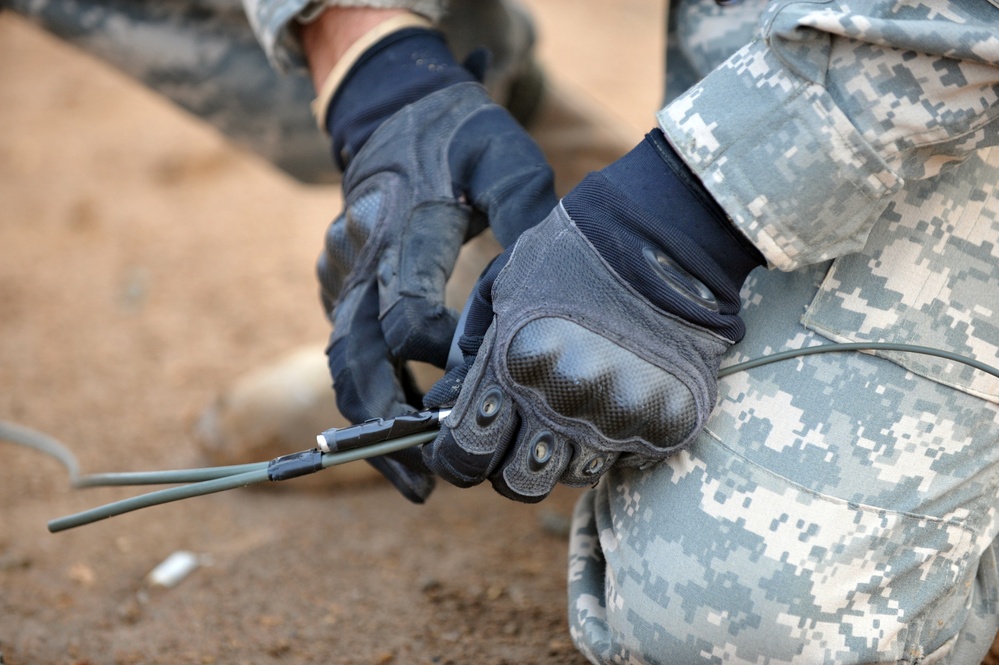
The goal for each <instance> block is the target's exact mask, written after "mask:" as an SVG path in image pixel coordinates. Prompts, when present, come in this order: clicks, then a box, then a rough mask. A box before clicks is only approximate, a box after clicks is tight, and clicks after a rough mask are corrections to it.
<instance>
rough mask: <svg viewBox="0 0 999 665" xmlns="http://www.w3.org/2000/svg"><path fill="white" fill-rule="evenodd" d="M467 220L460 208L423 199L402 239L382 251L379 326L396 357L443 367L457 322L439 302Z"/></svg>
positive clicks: (455, 315)
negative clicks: (424, 202) (422, 203)
mask: <svg viewBox="0 0 999 665" xmlns="http://www.w3.org/2000/svg"><path fill="white" fill-rule="evenodd" d="M468 224H469V210H468V209H467V208H466V207H464V206H462V205H460V204H458V203H456V202H435V203H428V204H425V205H422V206H419V207H417V208H416V209H415V210H414V211H413V212H412V216H411V218H410V220H409V223H408V225H407V227H406V228H405V229H404V231H403V237H402V238H400V239H399V241H398V242H396V243H392V244H391V245H390V246H389V247H387V248H386V249H385V251H384V252H383V254H382V256H381V258H380V260H379V265H378V284H379V289H380V295H381V319H382V330H383V332H384V337H385V340H386V341H387V343H388V345H389V348H390V349H391V351H392V353H393V354H394V355H396V356H398V357H399V358H403V359H405V360H419V361H423V362H428V363H432V364H434V365H437V366H438V367H444V365H445V363H446V361H447V354H448V349H449V348H450V345H451V338H452V337H453V335H454V330H455V326H456V325H457V321H458V317H457V314H456V313H455V312H454V311H453V310H452V309H450V308H449V307H447V305H446V304H445V302H444V288H445V285H446V284H447V280H448V278H449V277H450V276H451V272H452V270H453V269H454V264H455V262H456V261H457V259H458V252H459V251H460V250H461V245H462V243H463V242H464V240H465V234H466V231H467V229H468Z"/></svg>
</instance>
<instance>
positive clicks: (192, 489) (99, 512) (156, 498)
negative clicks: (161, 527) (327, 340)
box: [48, 431, 437, 533]
mask: <svg viewBox="0 0 999 665" xmlns="http://www.w3.org/2000/svg"><path fill="white" fill-rule="evenodd" d="M435 436H437V433H436V432H434V431H431V432H419V433H417V434H410V435H409V436H404V437H399V438H397V439H390V440H388V441H383V442H381V443H377V444H375V445H372V446H368V447H366V448H359V449H356V450H349V451H346V452H342V453H326V454H324V455H323V456H322V465H323V468H324V469H325V468H329V467H331V466H335V465H338V464H346V463H347V462H354V461H357V460H359V459H364V458H367V457H374V456H378V455H386V454H388V453H393V452H396V451H399V450H403V449H404V448H409V447H411V446H416V445H419V444H421V443H426V442H428V441H430V440H432V439H433V438H434V437H435ZM241 466H247V467H258V468H255V469H252V470H250V471H244V472H241V473H240V472H237V473H232V474H230V475H226V476H223V477H218V478H212V479H209V480H202V481H200V482H194V483H191V484H189V485H182V486H180V487H171V488H168V489H164V490H159V491H156V492H149V493H146V494H141V495H139V496H135V497H132V498H129V499H123V500H121V501H116V502H114V503H109V504H106V505H104V506H99V507H97V508H92V509H90V510H85V511H83V512H80V513H76V514H74V515H68V516H66V517H60V518H58V519H54V520H52V521H50V522H49V524H48V527H49V531H51V532H52V533H55V532H57V531H64V530H66V529H72V528H73V527H77V526H82V525H84V524H90V523H92V522H96V521H98V520H102V519H107V518H108V517H114V516H115V515H121V514H123V513H128V512H132V511H133V510H139V509H140V508H148V507H150V506H157V505H160V504H163V503H169V502H171V501H180V500H181V499H189V498H191V497H195V496H203V495H205V494H213V493H215V492H223V491H225V490H231V489H235V488H237V487H245V486H247V485H252V484H254V483H262V482H264V481H267V480H270V477H269V475H268V472H267V466H268V463H267V462H260V463H258V464H246V465H241ZM222 468H229V469H233V468H239V467H222ZM201 471H211V469H201ZM156 473H163V474H165V477H167V478H176V477H178V475H177V474H178V473H182V472H174V471H167V472H156V471H152V472H149V473H146V474H142V475H143V476H144V478H143V480H144V481H146V480H148V478H149V477H152V476H153V475H154V474H156ZM122 475H129V474H122ZM162 482H177V481H174V480H169V481H162ZM114 484H122V483H114Z"/></svg>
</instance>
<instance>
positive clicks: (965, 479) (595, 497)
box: [569, 150, 999, 665]
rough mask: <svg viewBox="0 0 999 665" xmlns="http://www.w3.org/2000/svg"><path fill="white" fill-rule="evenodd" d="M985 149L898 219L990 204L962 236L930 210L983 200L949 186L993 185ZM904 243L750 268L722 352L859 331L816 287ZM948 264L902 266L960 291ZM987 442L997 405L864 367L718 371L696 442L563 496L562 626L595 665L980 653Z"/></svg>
mask: <svg viewBox="0 0 999 665" xmlns="http://www.w3.org/2000/svg"><path fill="white" fill-rule="evenodd" d="M993 153H995V154H994V157H993ZM982 157H984V158H986V159H981V158H978V157H976V158H973V159H971V160H969V161H968V162H967V163H966V164H964V165H962V167H961V168H960V169H958V171H957V172H956V173H954V174H952V177H949V178H944V179H942V180H941V181H940V182H926V183H925V184H924V185H923V186H924V187H932V188H933V191H934V195H933V197H929V196H923V197H922V200H923V202H924V203H923V209H922V211H921V215H920V216H919V218H918V219H913V221H911V222H907V223H911V224H912V227H911V228H910V229H909V231H910V232H911V233H912V234H913V235H915V236H917V237H918V236H924V237H926V236H928V237H933V238H935V239H937V240H939V241H940V244H941V245H945V244H948V243H954V244H958V243H956V242H955V241H956V240H957V238H956V237H954V236H956V235H957V234H959V233H966V234H967V233H972V234H973V233H974V231H973V228H974V227H975V225H976V221H975V220H978V219H987V218H989V217H994V216H995V214H996V213H997V212H999V201H997V200H996V198H995V197H991V200H990V201H989V202H987V203H986V204H985V207H986V210H985V211H984V213H982V214H980V215H978V216H976V215H966V216H965V215H961V214H958V215H957V218H958V219H961V218H964V219H966V220H968V223H965V224H963V227H964V228H963V230H962V228H961V227H962V225H960V224H959V225H957V227H956V228H955V227H953V226H948V225H947V223H946V222H945V221H943V220H946V219H948V216H947V215H946V212H947V211H951V210H957V211H958V213H960V211H962V210H964V209H966V206H972V205H973V203H971V201H974V200H976V199H977V200H979V201H980V200H982V199H981V197H980V196H978V195H976V194H974V193H972V194H971V195H969V194H968V193H967V191H966V190H965V188H964V187H963V181H965V180H971V181H973V182H974V181H978V182H981V181H982V180H980V178H981V177H982V176H983V174H985V175H986V176H987V177H986V178H985V181H986V182H988V181H990V180H991V182H997V181H999V159H997V158H999V151H995V150H993V151H991V152H987V153H985V154H983V155H982ZM899 205H901V204H899ZM907 217H908V218H910V219H911V218H913V217H914V216H913V215H908V216H907ZM899 225H900V226H904V225H905V223H900V224H899ZM904 237H905V230H904V229H897V228H890V229H889V230H887V231H885V232H884V233H881V234H880V235H876V236H875V237H874V238H872V241H871V245H870V247H869V248H868V249H867V250H865V252H863V253H861V254H859V255H853V256H851V257H844V259H839V260H837V261H836V262H834V264H833V265H832V266H830V264H828V263H826V264H820V265H817V266H813V267H810V268H806V269H802V270H799V271H796V272H791V273H785V272H777V271H771V272H767V271H763V270H758V271H756V272H754V273H753V275H752V276H751V277H750V280H749V282H748V283H747V286H746V289H745V290H744V302H745V310H744V315H745V320H746V327H747V329H748V331H749V332H748V334H747V336H746V338H745V339H744V340H743V341H742V342H741V343H740V344H738V345H736V346H735V347H734V348H733V350H732V352H731V354H730V357H729V358H728V359H727V361H726V364H732V363H734V362H738V361H741V360H745V359H748V358H755V357H759V356H762V355H765V354H767V353H772V352H774V351H778V350H782V349H783V348H795V347H803V346H809V345H814V344H819V343H828V340H827V339H825V338H824V337H822V336H819V335H818V334H817V332H816V330H817V329H818V330H822V331H823V334H824V335H825V336H828V337H840V336H841V335H843V334H847V335H849V332H850V330H852V329H854V328H856V329H863V323H862V322H861V323H858V322H857V321H856V320H855V318H851V316H850V315H851V314H853V313H852V312H850V311H848V310H846V309H845V308H843V307H839V308H836V309H834V310H830V309H828V308H826V306H825V304H826V303H825V299H826V298H828V296H829V292H830V289H834V290H837V291H839V292H840V293H842V292H846V293H848V294H854V295H856V294H858V293H864V292H865V288H863V287H860V286H858V287H857V288H854V286H856V285H855V284H854V283H852V282H851V280H852V279H853V278H855V277H856V276H857V275H860V276H861V279H862V278H863V274H864V270H863V269H855V267H856V266H860V267H864V266H866V265H867V264H868V263H873V262H875V261H879V259H880V258H881V257H883V256H885V250H886V248H888V249H890V247H891V245H892V242H893V241H894V242H896V243H899V242H901V241H899V240H898V239H899V238H904ZM873 257H878V258H877V259H875V258H873ZM957 265H959V266H960V267H961V269H955V270H953V275H949V274H948V275H936V276H934V275H927V274H924V273H925V270H926V264H919V263H913V264H910V265H909V266H908V269H907V270H906V272H905V274H904V275H903V276H902V278H903V279H907V280H911V281H912V282H914V283H926V284H932V283H933V281H934V279H933V278H934V277H937V278H939V279H938V280H937V282H938V286H939V287H940V289H941V291H943V292H946V293H950V292H952V291H953V292H957V291H960V283H959V280H961V279H964V278H963V277H958V276H957V275H961V274H963V273H964V272H968V273H974V272H975V269H974V265H973V261H972V260H971V259H968V260H966V261H964V262H962V263H961V264H957ZM984 274H988V273H987V272H986V273H984ZM868 286H869V285H868ZM888 286H891V284H890V283H889V284H888ZM879 287H880V288H882V289H883V288H885V285H884V284H883V283H882V284H880V285H879ZM873 302H876V301H873ZM980 304H981V305H982V306H988V307H991V306H994V304H995V301H992V302H990V303H988V304H987V305H986V303H984V302H983V303H980ZM868 306H870V303H868ZM806 308H807V309H806ZM803 312H804V313H805V316H804V318H803V317H802V313H803ZM898 325H899V326H900V327H902V328H904V327H905V326H906V322H905V321H899V322H898ZM958 329H959V327H958ZM997 442H999V406H997V405H996V404H995V403H994V402H992V401H986V400H984V399H980V398H978V397H975V396H973V395H971V394H969V393H968V392H964V391H962V390H958V389H955V388H952V387H949V386H948V385H944V384H942V383H938V382H935V381H932V380H929V379H927V378H922V377H921V376H919V375H916V374H915V373H912V372H909V371H907V370H906V369H905V368H903V367H902V366H901V365H899V364H895V363H894V362H892V361H890V360H887V359H884V358H880V357H873V356H870V355H866V354H859V353H837V354H828V355H821V356H811V357H809V358H807V359H800V360H789V361H783V362H781V363H778V364H774V365H769V366H766V367H761V368H757V369H753V370H749V371H748V372H745V373H739V374H735V375H732V376H730V377H727V378H725V379H723V380H722V382H721V384H720V390H719V404H718V408H717V410H716V411H715V413H714V415H713V417H712V419H711V421H710V423H709V425H708V428H707V430H706V431H705V432H704V434H703V435H702V436H701V437H700V439H699V440H698V441H697V443H696V445H694V446H693V447H692V448H691V449H690V450H688V451H686V452H684V453H682V454H680V455H678V456H676V457H675V458H673V459H671V460H669V461H668V462H667V463H665V464H663V465H662V466H660V467H657V468H654V469H651V470H647V471H645V472H641V471H634V470H628V469H620V470H612V471H611V472H610V473H609V474H608V475H607V476H606V477H605V478H604V479H603V481H602V482H601V483H600V485H599V486H598V487H596V488H595V489H593V490H591V491H589V492H588V493H587V494H586V495H584V497H583V498H582V499H581V501H580V502H579V504H578V506H577V510H576V515H575V519H574V525H573V536H572V541H571V547H570V560H569V566H570V570H569V617H570V625H571V629H572V633H573V637H574V639H575V640H576V641H577V644H578V645H579V647H580V648H581V650H582V651H583V652H584V653H586V654H587V656H588V657H589V658H590V659H591V660H592V661H593V662H595V663H680V664H683V665H690V664H691V663H788V662H795V663H820V662H827V663H875V662H877V663H882V662H890V663H930V662H933V663H937V662H947V663H958V664H966V663H967V664H973V663H979V662H981V659H982V657H983V656H984V654H985V653H986V652H987V651H988V649H989V646H990V644H991V642H992V639H993V637H994V636H995V635H996V631H997V629H999V614H997V604H996V603H997V600H999V574H997V568H996V558H995V545H996V543H995V539H996V536H997V525H996V519H995V516H996V510H997V508H999V496H997V491H996V487H997V483H999V477H997V476H999V446H997Z"/></svg>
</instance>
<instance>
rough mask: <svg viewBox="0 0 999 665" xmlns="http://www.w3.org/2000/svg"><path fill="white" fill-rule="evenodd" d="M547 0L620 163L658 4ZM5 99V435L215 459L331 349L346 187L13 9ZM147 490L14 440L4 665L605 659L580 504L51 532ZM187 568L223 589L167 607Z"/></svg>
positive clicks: (333, 490) (1, 62)
mask: <svg viewBox="0 0 999 665" xmlns="http://www.w3.org/2000/svg"><path fill="white" fill-rule="evenodd" d="M528 4H530V5H532V6H533V7H534V8H535V10H536V13H537V17H538V20H539V23H540V29H541V33H542V35H543V36H544V39H543V41H542V43H541V45H540V57H541V60H542V62H543V64H544V65H545V67H546V69H547V70H548V72H549V74H550V76H551V77H552V80H553V81H555V83H556V84H557V85H558V86H561V87H562V89H564V90H569V91H571V92H572V94H573V95H576V96H577V98H578V99H583V100H585V102H586V104H585V108H586V113H587V114H589V115H590V117H591V118H592V119H593V121H594V122H595V123H596V124H598V125H601V126H603V127H604V128H605V129H606V130H607V131H608V132H609V134H607V136H610V135H613V137H614V139H613V140H612V141H611V143H614V141H617V140H620V141H619V143H614V145H620V146H627V145H628V144H630V143H633V142H634V141H636V140H637V139H638V137H640V135H641V133H642V132H643V131H644V130H645V129H646V128H648V127H650V126H652V123H653V118H652V112H653V111H654V110H655V106H656V100H657V97H658V94H659V93H658V90H659V86H658V83H657V82H658V80H659V71H660V65H661V63H660V58H659V55H658V54H659V48H660V46H659V44H660V38H661V17H660V3H659V2H658V1H656V0H631V1H629V2H622V3H606V2H599V1H596V0H593V1H592V2H591V1H587V2H580V1H579V0H575V1H572V2H570V0H548V1H542V0H535V1H534V2H530V3H528ZM581 35H586V36H587V37H588V39H585V40H584V39H581V38H580V36H581ZM623 63H628V64H629V66H628V68H623V67H622V64H623ZM0 81H2V83H3V85H2V86H0V257H2V258H0V385H2V390H0V419H5V420H11V421H14V422H18V423H21V424H23V425H27V426H29V427H33V428H36V429H38V430H42V431H45V432H48V433H51V434H53V435H55V436H57V437H59V438H60V439H62V440H63V441H65V442H66V443H67V444H68V445H69V446H70V447H71V448H72V449H73V451H74V452H75V454H76V455H77V456H78V458H79V460H80V462H81V465H82V468H83V470H84V471H87V472H97V471H114V470H151V469H164V468H181V467H190V466H201V465H203V464H205V461H206V460H205V458H204V455H203V453H202V451H201V450H199V448H198V446H197V444H196V442H195V441H194V439H193V437H192V435H191V427H192V423H193V422H194V420H195V419H196V418H197V416H198V414H199V413H200V412H201V411H202V410H203V409H204V408H205V407H206V406H207V405H208V404H210V403H211V402H212V401H213V400H214V399H215V398H216V397H217V396H218V395H219V394H221V393H223V392H225V391H226V390H227V388H228V387H229V386H230V385H231V384H232V383H233V382H234V381H236V380H237V378H238V377H239V376H241V375H242V374H243V373H245V372H246V371H248V370H249V369H252V368H254V367H259V366H263V365H266V364H267V363H269V362H271V361H273V360H274V359H275V358H278V357H280V356H282V355H283V354H285V353H286V352H287V351H288V350H290V349H294V348H297V347H299V346H301V345H305V344H315V343H321V342H322V341H323V340H324V339H325V337H326V334H327V327H326V323H325V321H324V320H323V317H322V315H321V312H320V310H319V306H318V303H317V297H316V287H315V283H314V278H313V274H312V265H313V259H314V257H315V255H316V253H317V249H318V247H319V243H320V240H321V237H322V233H323V230H324V229H325V226H326V224H327V222H328V220H329V219H330V217H331V216H332V215H333V213H334V212H335V211H336V209H337V208H338V205H339V195H338V192H337V191H336V189H335V188H333V187H303V186H301V185H299V184H297V183H295V182H292V181H290V180H289V179H287V178H285V177H284V176H282V175H281V174H280V173H278V172H276V171H275V170H273V169H272V168H270V167H269V166H268V165H267V164H264V163H262V162H260V161H259V160H257V159H255V158H253V157H251V156H248V155H246V154H244V153H242V152H240V151H237V150H235V149H233V148H232V147H231V146H229V145H228V144H226V143H225V141H224V140H223V139H221V138H220V137H219V136H217V135H215V134H214V133H213V132H212V131H211V130H210V129H208V128H206V127H205V126H203V125H202V124H200V123H199V122H197V121H195V120H193V119H191V118H189V117H187V116H185V115H184V114H182V113H181V112H179V111H177V110H175V109H174V108H172V107H171V106H169V105H167V104H166V103H165V102H163V101H162V100H160V99H159V98H157V97H156V96H155V95H154V94H152V93H150V92H148V91H146V90H143V89H141V88H138V87H136V86H135V85H133V84H132V83H131V82H130V81H128V80H127V79H125V78H124V77H122V76H120V75H119V74H118V73H116V72H115V71H112V70H110V69H108V68H106V67H105V66H103V65H102V64H101V63H98V62H96V61H94V60H92V59H90V58H89V57H86V56H84V55H82V54H80V53H78V52H77V51H75V50H73V49H71V48H69V47H67V46H66V45H64V44H61V43H58V42H56V41H55V40H53V39H51V38H50V37H48V36H47V35H44V34H42V33H40V32H38V31H37V30H36V29H34V28H32V27H30V26H28V25H26V24H25V23H23V22H22V21H21V20H20V19H17V18H16V17H14V16H11V15H9V14H4V15H0ZM607 128H610V129H607ZM563 138H564V137H563ZM611 152H613V149H612V150H611ZM568 154H571V153H564V154H563V157H562V158H563V160H564V159H566V155H568ZM584 165H585V160H584V159H582V158H580V159H578V160H573V161H572V163H570V164H566V168H567V170H566V171H565V173H572V168H576V169H577V171H578V170H579V169H580V168H581V167H582V166H584ZM572 177H574V176H564V177H563V181H562V182H563V184H565V183H566V180H565V178H569V179H570V180H571V178H572ZM570 184H571V183H570ZM309 445H311V442H304V443H303V445H302V446H301V448H306V447H309ZM326 473H330V474H335V473H337V471H328V472H326ZM134 493H136V492H134V491H131V490H126V489H99V490H86V491H74V490H70V489H69V487H68V483H67V476H66V474H65V472H64V471H63V469H62V468H61V467H60V466H59V464H58V463H56V462H55V461H53V460H51V459H49V458H47V457H45V456H42V455H39V454H37V453H34V452H30V451H27V450H24V449H21V448H18V447H15V446H12V445H8V444H4V443H0V653H2V658H0V660H2V661H3V662H4V663H6V664H7V665H26V664H31V665H45V664H71V665H97V664H103V663H114V664H119V663H121V664H125V663H200V664H211V663H268V662H279V661H280V662H295V663H298V662H301V663H309V662H322V663H342V664H352V663H375V664H386V663H481V664H487V665H488V664H499V663H528V664H529V663H573V664H579V663H582V662H584V661H583V659H582V658H581V657H580V656H579V655H578V654H576V653H575V651H574V649H573V647H572V645H571V642H570V640H569V636H568V632H567V629H566V619H565V612H566V611H565V549H566V527H567V521H568V518H569V515H570V511H571V507H572V503H573V501H574V499H575V497H576V496H577V492H576V491H569V490H564V491H558V492H556V494H555V495H554V496H553V497H552V498H551V499H550V500H548V501H546V502H545V503H543V504H541V505H539V506H524V505H519V504H514V503H511V502H508V501H506V500H503V499H501V498H500V497H499V496H498V495H496V494H495V493H493V491H492V490H491V489H489V488H479V489H473V490H465V491H459V490H457V489H454V488H450V487H442V488H440V489H439V491H438V492H437V493H436V494H435V495H434V496H433V497H432V498H431V500H430V501H429V502H428V504H427V505H425V506H422V507H418V506H413V505H410V504H408V503H407V502H405V501H404V500H403V499H401V498H400V497H399V496H398V495H397V494H396V493H395V491H394V490H392V489H391V488H389V487H388V486H387V485H385V484H383V483H380V482H378V483H374V484H364V485H349V486H347V487H335V486H333V485H331V486H330V487H327V488H325V489H324V488H319V489H317V488H316V487H315V485H310V486H309V489H308V490H307V491H305V490H301V489H296V488H295V487H294V486H292V487H290V488H288V487H284V486H282V487H272V488H266V489H259V490H239V491H232V492H227V493H224V494H218V495H213V496H210V497H203V498H198V499H192V500H188V501H183V502H179V503H174V504H170V505H168V506H162V507H156V508H150V509H147V510H142V511H139V512H136V513H132V514H129V515H125V516H121V517H117V518H114V519H111V520H107V521H104V522H102V523H99V524H94V525H91V526H86V527H82V528H80V529H76V530H72V531H69V532H65V533H60V534H55V535H53V534H50V533H48V532H47V530H46V522H47V521H48V520H49V519H51V518H54V517H58V516H61V515H66V514H69V513H73V512H77V511H80V510H84V509H87V508H90V507H92V506H95V505H98V504H102V503H105V502H108V501H111V500H116V499H119V498H124V497H126V496H131V495H132V494H134ZM177 550H189V551H192V552H194V553H196V554H197V555H198V556H199V557H200V560H201V562H202V566H201V567H200V568H198V569H197V570H196V571H195V572H193V573H192V574H191V575H190V576H189V577H188V578H187V579H185V580H184V581H183V582H181V583H180V584H179V585H178V586H176V587H174V588H171V589H155V588H150V587H149V585H148V584H147V582H146V581H145V579H146V575H147V574H148V573H149V571H150V570H151V569H152V568H153V567H154V566H156V565H157V564H158V563H160V562H161V561H163V560H164V559H165V558H166V557H167V556H168V555H170V554H171V553H172V552H175V551H177Z"/></svg>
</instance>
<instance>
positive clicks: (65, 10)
mask: <svg viewBox="0 0 999 665" xmlns="http://www.w3.org/2000/svg"><path fill="white" fill-rule="evenodd" d="M0 4H2V5H3V6H4V7H6V8H10V9H12V10H13V11H15V12H18V13H20V14H22V15H24V16H25V17H27V18H29V19H31V20H32V21H33V22H35V23H37V24H39V25H40V26H42V27H43V28H45V29H46V30H48V31H50V32H52V33H53V34H55V35H56V36H58V37H60V38H62V39H65V40H66V41H68V42H70V43H72V44H75V45H76V46H78V47H80V48H82V49H83V50H85V51H88V52H89V53H91V54H93V55H95V56H97V57H98V58H100V59H102V60H104V61H106V62H108V63H110V64H112V65H114V66H115V67H117V68H118V69H120V70H122V71H123V72H124V73H125V74H127V75H129V76H131V77H133V78H135V79H137V80H138V81H139V82H141V83H142V84H143V85H145V86H147V87H149V88H151V89H153V90H156V91H157V92H159V93H160V94H162V95H164V96H165V97H167V98H168V99H170V100H171V101H173V102H174V103H176V104H177V105H178V106H180V107H181V108H183V109H184V110H185V111H188V112H190V113H192V114H193V115H195V116H197V117H200V118H202V119H204V120H206V121H207V122H209V123H210V124H212V125H213V126H215V127H216V128H217V129H218V130H219V131H221V132H222V133H223V134H225V135H226V136H227V137H228V138H229V139H230V140H231V141H232V142H233V143H235V144H236V145H239V146H241V147H243V148H245V149H247V150H249V151H251V152H254V153H256V154H258V155H260V156H262V157H263V158H264V159H266V160H268V161H270V162H271V163H273V164H275V165H276V166H277V167H278V168H280V169H282V170H283V171H285V172H286V173H288V174H289V175H291V176H293V177H294V178H296V179H298V180H301V181H303V182H309V183H312V182H331V181H333V180H335V179H336V178H337V177H338V175H337V174H336V171H335V169H334V168H333V161H332V159H331V157H330V149H329V144H328V142H327V141H326V139H325V138H324V137H323V136H322V134H321V133H320V132H319V130H318V129H317V128H316V122H315V120H314V119H313V118H312V114H311V112H310V111H309V102H310V101H311V100H312V98H313V96H314V91H313V89H312V82H311V81H310V80H309V79H308V77H307V76H306V75H305V74H304V73H303V72H293V73H289V74H287V75H281V74H279V73H278V72H277V71H275V70H274V69H273V68H272V67H271V66H270V64H269V63H268V62H267V58H266V56H265V55H264V53H263V51H262V50H261V49H260V46H259V44H258V43H257V40H256V38H255V36H254V34H253V31H252V30H251V29H250V24H249V22H248V21H247V19H246V15H245V14H244V13H243V8H242V6H241V4H240V2H239V0H157V2H131V1H130V0H102V1H100V2H98V1H95V0H0Z"/></svg>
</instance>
